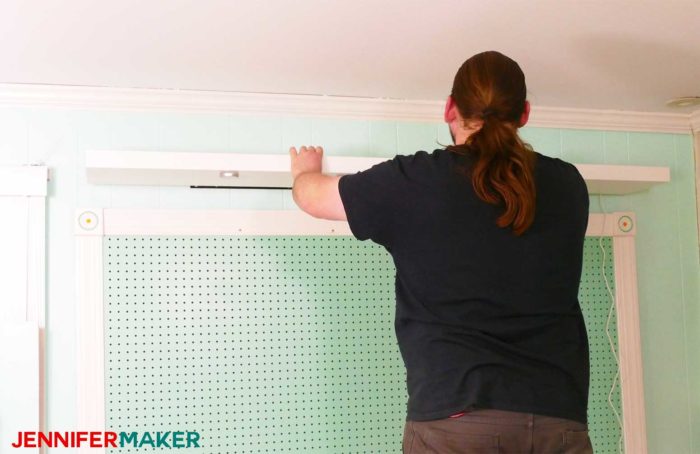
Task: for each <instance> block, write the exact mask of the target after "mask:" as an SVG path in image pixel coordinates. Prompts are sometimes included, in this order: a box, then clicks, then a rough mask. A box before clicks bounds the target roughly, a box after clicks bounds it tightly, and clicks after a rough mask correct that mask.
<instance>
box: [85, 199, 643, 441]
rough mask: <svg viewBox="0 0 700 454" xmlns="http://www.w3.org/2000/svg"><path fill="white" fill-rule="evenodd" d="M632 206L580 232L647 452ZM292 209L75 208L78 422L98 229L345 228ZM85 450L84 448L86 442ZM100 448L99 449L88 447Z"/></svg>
mask: <svg viewBox="0 0 700 454" xmlns="http://www.w3.org/2000/svg"><path fill="white" fill-rule="evenodd" d="M635 233H636V219H635V216H634V213H630V212H615V213H609V214H595V213H594V214H590V215H589V222H588V229H587V231H586V236H612V239H613V248H614V255H615V257H614V260H615V263H614V266H615V302H616V308H617V320H618V322H617V324H618V326H617V329H618V349H619V354H620V358H621V359H620V380H621V388H622V410H623V411H622V416H623V435H624V443H625V450H626V452H633V453H635V454H646V453H647V443H646V422H645V408H644V385H643V375H642V353H641V344H640V333H639V309H638V301H637V274H636V273H637V272H636V261H635V260H636V258H635V253H634V235H635ZM350 234H351V233H350V230H349V227H348V225H347V223H346V222H341V221H327V220H321V219H315V218H312V217H310V216H308V215H306V214H305V213H303V212H299V211H291V210H290V211H236V210H144V209H140V210H127V209H87V208H86V209H79V210H77V211H76V215H75V238H76V261H77V263H76V264H77V268H76V277H77V310H78V314H77V316H78V356H77V358H78V370H77V378H78V380H77V383H78V387H77V396H78V403H77V409H78V420H77V422H78V426H79V427H81V428H84V429H85V430H106V429H110V430H111V429H119V428H106V427H105V418H106V415H105V388H104V386H105V385H104V383H105V382H104V359H105V358H104V314H103V311H104V301H103V287H102V286H103V255H102V240H103V237H104V236H105V235H110V236H111V235H344V236H348V235H350ZM85 451H86V452H87V449H86V450H85ZM90 452H91V453H92V452H97V453H104V449H101V450H97V451H95V450H90Z"/></svg>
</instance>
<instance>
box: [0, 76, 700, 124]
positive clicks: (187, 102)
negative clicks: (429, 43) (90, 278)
mask: <svg viewBox="0 0 700 454" xmlns="http://www.w3.org/2000/svg"><path fill="white" fill-rule="evenodd" d="M0 105H15V106H42V107H61V108H77V109H96V110H131V111H178V112H212V113H237V114H247V115H265V114H281V115H306V116H314V117H337V118H361V119H392V120H404V121H426V122H440V121H442V111H443V106H444V101H441V100H440V101H420V100H415V101H412V100H398V99H383V98H353V97H343V96H323V95H284V94H267V93H236V92H216V91H197V90H169V89H146V88H111V87H80V86H64V85H31V84H0ZM692 118H693V119H694V120H693V122H694V123H693V125H694V126H693V128H694V129H695V130H698V129H700V114H698V113H696V114H695V115H693V117H692ZM529 125H530V126H534V127H542V128H573V129H597V130H613V131H649V132H670V133H690V132H691V116H690V115H687V114H669V113H661V112H657V113H654V112H634V111H615V110H594V109H569V108H558V107H537V106H535V107H533V111H532V115H531V116H530V123H529Z"/></svg>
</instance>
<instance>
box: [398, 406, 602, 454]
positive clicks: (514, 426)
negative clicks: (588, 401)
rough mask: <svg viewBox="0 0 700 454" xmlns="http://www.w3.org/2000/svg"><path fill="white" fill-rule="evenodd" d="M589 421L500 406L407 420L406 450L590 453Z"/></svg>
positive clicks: (414, 453)
mask: <svg viewBox="0 0 700 454" xmlns="http://www.w3.org/2000/svg"><path fill="white" fill-rule="evenodd" d="M592 452H593V447H592V446H591V440H590V438H588V427H587V426H586V424H583V423H580V422H576V421H571V420H568V419H560V418H552V417H549V416H539V415H533V414H530V413H516V412H510V411H501V410H473V411H469V412H467V413H465V414H464V415H462V416H459V417H456V418H445V419H437V420H434V421H407V422H406V427H405V428H404V434H403V454H472V453H475V454H476V453H478V454H482V453H483V454H490V453H498V454H509V453H514V454H558V453H562V454H564V453H565V454H579V453H580V454H591V453H592Z"/></svg>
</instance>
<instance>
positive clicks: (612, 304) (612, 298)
mask: <svg viewBox="0 0 700 454" xmlns="http://www.w3.org/2000/svg"><path fill="white" fill-rule="evenodd" d="M598 202H599V204H600V210H601V211H602V212H603V233H604V232H605V221H606V220H607V217H608V216H607V212H606V211H605V208H604V206H603V197H602V196H601V195H600V194H598ZM598 246H599V247H600V250H601V251H602V252H603V260H602V261H601V266H600V272H601V274H602V276H603V280H604V281H605V288H606V289H607V290H608V295H609V296H610V309H609V310H608V320H607V321H606V322H605V334H606V335H607V336H608V342H609V343H610V350H611V351H612V354H613V357H614V358H615V366H616V367H615V378H613V384H612V387H611V388H610V393H608V405H609V406H610V408H611V409H612V411H613V413H614V414H615V417H616V418H617V424H618V426H619V427H620V438H619V439H618V442H617V444H618V450H619V452H620V454H622V432H623V427H622V418H621V417H620V413H619V412H618V411H617V408H615V405H614V404H613V402H612V396H613V394H614V393H615V388H616V387H617V381H618V379H619V378H620V360H619V358H618V356H617V349H615V342H614V341H613V338H612V336H611V335H610V321H611V320H612V316H613V313H614V312H615V295H614V294H613V292H612V289H611V288H610V283H609V282H608V276H607V274H606V273H605V259H606V258H607V255H606V253H605V247H603V235H600V236H599V237H598Z"/></svg>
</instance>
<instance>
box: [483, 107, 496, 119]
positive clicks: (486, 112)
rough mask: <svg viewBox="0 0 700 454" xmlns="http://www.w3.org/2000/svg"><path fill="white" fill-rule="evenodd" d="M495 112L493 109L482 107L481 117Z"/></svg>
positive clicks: (484, 117)
mask: <svg viewBox="0 0 700 454" xmlns="http://www.w3.org/2000/svg"><path fill="white" fill-rule="evenodd" d="M495 113H496V112H495V111H494V110H493V109H484V111H483V112H481V118H483V119H486V118H488V117H490V116H492V115H494V114H495Z"/></svg>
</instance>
